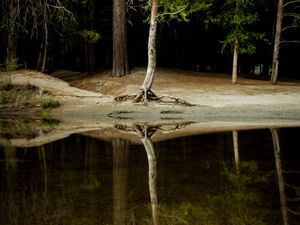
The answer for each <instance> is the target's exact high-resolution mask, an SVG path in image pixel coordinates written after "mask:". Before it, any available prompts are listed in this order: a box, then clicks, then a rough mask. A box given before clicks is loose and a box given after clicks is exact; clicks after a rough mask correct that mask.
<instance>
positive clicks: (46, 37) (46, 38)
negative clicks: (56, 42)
mask: <svg viewBox="0 0 300 225" xmlns="http://www.w3.org/2000/svg"><path fill="white" fill-rule="evenodd" d="M46 10H47V9H46V7H45V21H44V32H45V40H44V41H45V43H44V55H43V63H42V69H41V72H43V73H44V72H45V69H46V60H47V52H48V15H47V12H46Z"/></svg>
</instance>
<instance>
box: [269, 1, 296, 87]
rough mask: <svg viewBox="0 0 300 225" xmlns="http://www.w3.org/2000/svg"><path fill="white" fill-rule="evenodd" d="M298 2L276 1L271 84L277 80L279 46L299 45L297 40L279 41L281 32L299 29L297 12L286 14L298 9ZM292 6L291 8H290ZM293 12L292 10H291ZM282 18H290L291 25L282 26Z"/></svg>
mask: <svg viewBox="0 0 300 225" xmlns="http://www.w3.org/2000/svg"><path fill="white" fill-rule="evenodd" d="M299 5H300V1H299V0H289V1H284V0H278V3H277V16H276V30H275V37H274V51H273V61H272V75H271V80H270V81H271V84H276V83H277V79H278V68H279V55H280V45H281V43H298V44H299V43H300V41H299V40H292V41H291V40H285V41H283V40H281V39H282V32H283V31H287V30H295V29H296V28H298V29H299V28H300V25H299V21H300V14H299V10H298V12H297V11H295V12H286V11H289V10H292V9H294V10H297V8H298V9H299ZM291 6H292V7H291ZM292 11H293V10H292ZM284 18H292V21H293V22H292V25H288V24H286V25H285V26H283V24H282V23H283V19H284Z"/></svg>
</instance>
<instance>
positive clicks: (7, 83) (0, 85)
mask: <svg viewBox="0 0 300 225" xmlns="http://www.w3.org/2000/svg"><path fill="white" fill-rule="evenodd" d="M11 88H12V85H11V77H10V74H9V73H3V74H0V91H1V90H5V91H8V90H10V89H11Z"/></svg>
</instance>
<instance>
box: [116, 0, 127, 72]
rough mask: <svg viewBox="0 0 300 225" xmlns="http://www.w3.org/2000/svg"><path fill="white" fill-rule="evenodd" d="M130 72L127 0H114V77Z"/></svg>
mask: <svg viewBox="0 0 300 225" xmlns="http://www.w3.org/2000/svg"><path fill="white" fill-rule="evenodd" d="M127 74H129V67H128V53H127V29H126V15H125V0H113V68H112V76H113V77H122V76H126V75H127Z"/></svg>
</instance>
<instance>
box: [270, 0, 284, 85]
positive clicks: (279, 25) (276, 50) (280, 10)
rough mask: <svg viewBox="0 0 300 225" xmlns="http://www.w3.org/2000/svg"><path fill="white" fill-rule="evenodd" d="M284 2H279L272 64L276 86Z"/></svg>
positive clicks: (273, 79)
mask: <svg viewBox="0 0 300 225" xmlns="http://www.w3.org/2000/svg"><path fill="white" fill-rule="evenodd" d="M282 14H283V0H278V8H277V19H276V31H275V40H274V52H273V62H272V76H271V84H276V82H277V78H278V65H279V50H280V39H281V29H282Z"/></svg>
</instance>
